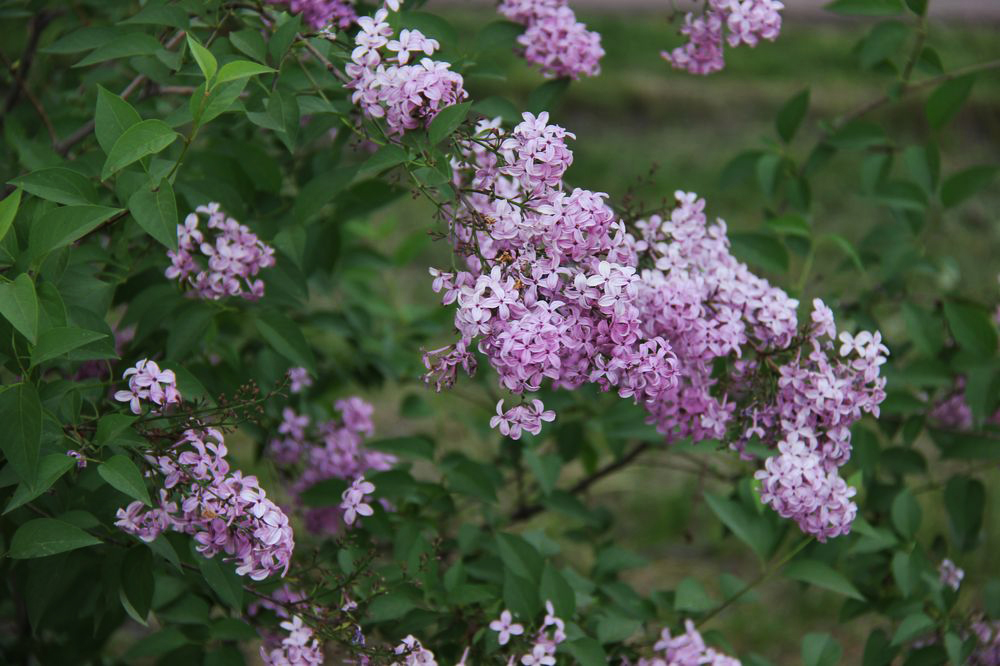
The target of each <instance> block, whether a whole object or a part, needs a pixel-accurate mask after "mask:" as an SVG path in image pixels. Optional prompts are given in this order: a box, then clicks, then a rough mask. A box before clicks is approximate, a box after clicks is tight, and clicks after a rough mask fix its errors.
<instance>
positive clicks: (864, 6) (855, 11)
mask: <svg viewBox="0 0 1000 666" xmlns="http://www.w3.org/2000/svg"><path fill="white" fill-rule="evenodd" d="M823 8H824V9H825V10H827V11H828V12H834V13H836V14H848V15H857V16H890V15H893V14H901V13H903V3H902V0H834V1H833V2H831V3H829V4H828V5H825V6H824V7H823Z"/></svg>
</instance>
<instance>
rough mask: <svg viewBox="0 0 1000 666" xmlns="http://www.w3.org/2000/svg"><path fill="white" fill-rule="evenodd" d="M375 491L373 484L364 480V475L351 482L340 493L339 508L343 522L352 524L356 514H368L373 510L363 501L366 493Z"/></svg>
mask: <svg viewBox="0 0 1000 666" xmlns="http://www.w3.org/2000/svg"><path fill="white" fill-rule="evenodd" d="M373 492H375V484H373V483H371V482H370V481H365V477H363V476H359V477H358V478H356V479H354V481H353V482H351V485H350V487H349V488H348V489H347V490H345V491H344V492H343V493H342V494H341V498H342V500H343V501H342V502H341V503H340V508H341V509H343V510H344V522H345V523H346V524H348V525H353V524H354V521H356V520H357V519H358V516H370V515H372V513H374V511H373V510H372V508H371V506H370V505H369V504H366V503H365V500H366V497H365V496H366V495H371V494H372V493H373Z"/></svg>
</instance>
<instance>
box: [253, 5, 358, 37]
mask: <svg viewBox="0 0 1000 666" xmlns="http://www.w3.org/2000/svg"><path fill="white" fill-rule="evenodd" d="M267 1H268V3H270V4H272V5H286V6H287V7H288V11H289V12H291V13H292V14H301V16H302V20H303V21H305V22H306V24H307V25H308V26H309V27H311V28H312V29H313V30H322V29H324V28H327V27H336V28H340V29H341V30H346V29H347V28H350V27H351V25H353V24H354V22H355V21H357V20H358V14H357V12H356V11H355V10H354V5H353V4H351V3H350V2H348V0H267Z"/></svg>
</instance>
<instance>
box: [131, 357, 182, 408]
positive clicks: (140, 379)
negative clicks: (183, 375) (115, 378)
mask: <svg viewBox="0 0 1000 666" xmlns="http://www.w3.org/2000/svg"><path fill="white" fill-rule="evenodd" d="M126 378H127V379H128V390H127V391H125V390H122V391H116V392H115V400H117V401H119V402H127V403H128V405H129V409H131V410H132V413H133V414H141V413H142V403H143V402H144V401H147V400H148V401H149V402H151V403H153V404H154V405H156V407H155V409H156V410H160V409H162V408H164V407H168V406H170V405H179V404H180V402H181V394H180V391H178V390H177V377H176V376H175V375H174V371H173V370H161V369H160V366H159V365H157V364H156V362H155V361H150V360H147V359H142V360H141V361H139V362H138V363H136V364H135V367H132V368H129V369H128V370H126V371H125V372H124V373H123V374H122V379H126Z"/></svg>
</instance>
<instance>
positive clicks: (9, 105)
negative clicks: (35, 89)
mask: <svg viewBox="0 0 1000 666" xmlns="http://www.w3.org/2000/svg"><path fill="white" fill-rule="evenodd" d="M56 16H57V14H51V13H49V12H38V13H37V14H35V15H34V16H33V17H32V19H31V21H30V22H29V23H28V42H27V44H25V46H24V53H22V54H21V57H20V58H19V59H18V62H17V66H16V67H14V66H13V64H11V63H8V64H7V67H8V68H9V69H10V73H11V76H12V77H14V82H15V84H16V85H14V86H11V89H10V92H8V93H7V99H6V101H4V105H3V113H2V114H0V128H2V127H3V121H4V118H6V116H7V114H8V113H9V112H10V110H11V109H13V108H14V105H15V104H17V100H18V98H19V97H20V95H21V93H22V92H23V93H25V95H26V96H27V97H28V99H30V100H31V103H32V105H33V106H34V107H35V109H39V108H40V107H41V105H40V104H39V103H38V100H37V99H35V97H34V95H32V94H31V93H30V92H29V91H28V87H27V85H26V82H27V80H28V72H29V71H30V70H31V63H32V62H34V60H35V51H36V50H37V49H38V40H39V38H40V37H41V36H42V31H43V30H45V28H46V26H48V24H49V23H50V22H51V21H52V19H53V18H55V17H56ZM6 61H7V59H6V58H4V62H6ZM40 114H41V115H42V117H43V119H44V121H45V126H46V128H47V129H48V130H49V133H50V134H54V130H53V129H52V123H50V122H48V116H47V115H45V113H44V111H40Z"/></svg>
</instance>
